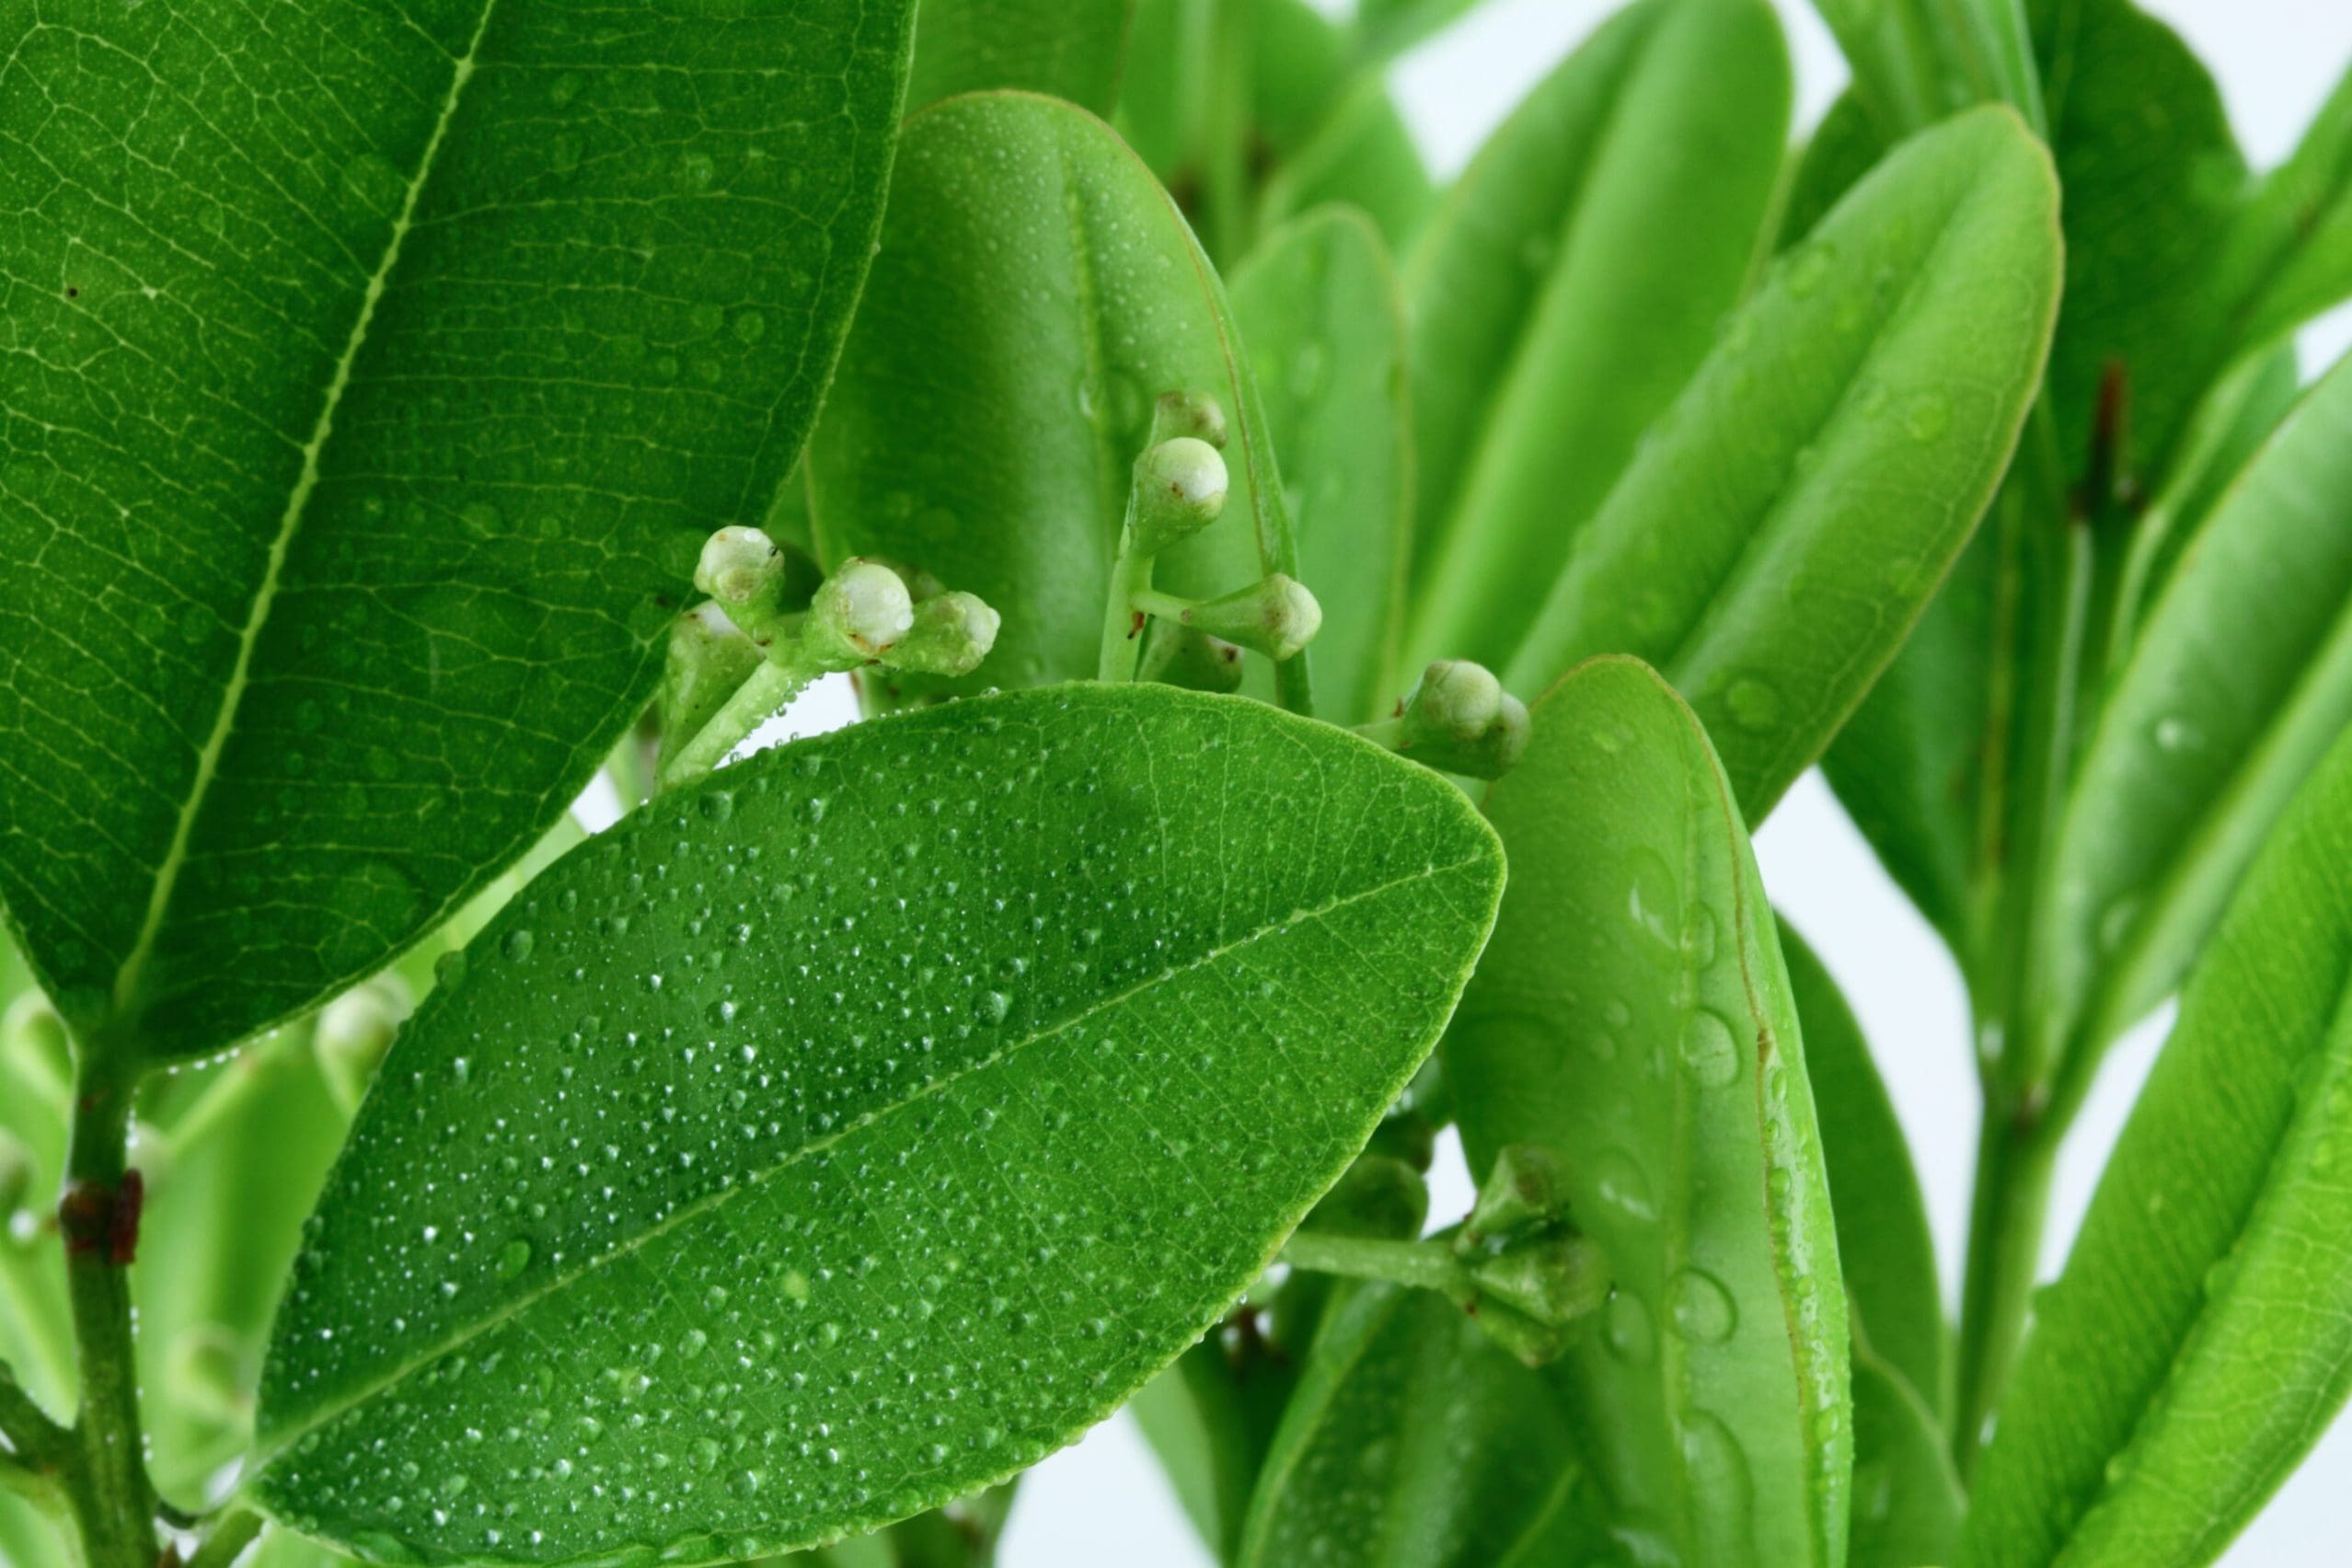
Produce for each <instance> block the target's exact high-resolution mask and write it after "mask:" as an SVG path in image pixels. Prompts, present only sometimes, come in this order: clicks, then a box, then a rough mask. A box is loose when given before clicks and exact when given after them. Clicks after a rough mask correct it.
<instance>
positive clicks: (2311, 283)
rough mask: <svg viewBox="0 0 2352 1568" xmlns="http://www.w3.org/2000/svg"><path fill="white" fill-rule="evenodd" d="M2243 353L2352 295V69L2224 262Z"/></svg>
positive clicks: (2265, 190)
mask: <svg viewBox="0 0 2352 1568" xmlns="http://www.w3.org/2000/svg"><path fill="white" fill-rule="evenodd" d="M2220 267H2221V271H2222V273H2223V279H2224V287H2225V288H2228V289H2230V290H2231V294H2232V297H2233V298H2234V300H2235V301H2236V304H2237V310H2238V319H2237V323H2236V325H2237V329H2238V336H2237V340H2236V343H2235V345H2234V347H2235V348H2236V349H2237V350H2238V351H2239V352H2247V351H2251V350H2254V349H2258V348H2263V347H2266V346H2268V345H2269V344H2270V343H2271V342H2273V341H2275V340H2277V339H2278V338H2279V337H2281V336H2283V335H2285V334H2286V333H2288V332H2289V331H2291V330H2293V329H2295V328H2297V327H2299V326H2300V325H2302V323H2304V322H2306V321H2308V320H2310V319H2311V318H2312V317H2314V316H2317V315H2319V314H2320V313H2321V312H2322V311H2323V310H2326V309H2327V308H2328V307H2329V306H2333V305H2335V304H2336V303H2337V302H2338V301H2340V300H2342V299H2343V298H2344V297H2345V296H2346V294H2352V75H2347V76H2346V77H2345V78H2344V79H2343V80H2342V81H2340V82H2339V83H2337V84H2336V87H2335V91H2334V92H2333V93H2331V94H2329V95H2328V99H2327V101H2326V102H2325V103H2323V104H2322V105H2321V106H2320V110H2319V112H2318V113H2317V114H2316V115H2314V116H2312V123H2311V125H2310V126H2309V127H2308V128H2306V129H2305V131H2304V133H2303V139H2302V140H2301V142H2300V143H2299V144H2297V145H2296V148H2295V151H2294V152H2293V153H2292V154H2290V155H2289V157H2288V159H2287V161H2286V162H2285V163H2283V164H2281V165H2279V166H2278V167H2277V168H2276V169H2273V170H2272V171H2271V172H2270V173H2269V174H2268V175H2267V176H2266V177H2265V178H2264V179H2263V181H2262V183H2261V184H2260V186H2259V187H2258V188H2257V189H2256V190H2255V192H2254V199H2253V201H2252V202H2251V203H2250V205H2249V206H2248V208H2247V210H2246V212H2245V214H2244V216H2243V217H2242V219H2241V220H2240V221H2239V223H2238V225H2237V227H2236V229H2235V231H2234V232H2233V233H2232V234H2231V243H2230V247H2229V248H2228V250H2227V252H2226V253H2225V254H2224V257H2223V259H2222V260H2221V263H2220Z"/></svg>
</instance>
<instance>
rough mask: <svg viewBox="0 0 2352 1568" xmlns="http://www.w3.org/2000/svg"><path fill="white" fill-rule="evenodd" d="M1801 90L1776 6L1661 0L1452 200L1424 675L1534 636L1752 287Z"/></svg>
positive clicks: (1431, 326)
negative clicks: (1569, 567)
mask: <svg viewBox="0 0 2352 1568" xmlns="http://www.w3.org/2000/svg"><path fill="white" fill-rule="evenodd" d="M1790 90H1791V89H1790V80H1789V63H1788V57H1787V51H1786V47H1785V45H1784V44H1783V43H1782V41H1781V33H1780V27H1779V24H1778V23H1777V22H1775V21H1774V20H1773V17H1772V13H1771V10H1770V7H1769V6H1764V5H1762V4H1759V3H1758V0H1648V3H1647V4H1643V5H1639V6H1633V7H1631V9H1629V10H1627V11H1625V12H1623V13H1621V14H1620V16H1618V17H1616V18H1615V19H1613V20H1611V21H1610V22H1608V24H1607V25H1605V26H1604V27H1603V28H1602V29H1600V30H1599V31H1598V32H1597V33H1596V34H1594V35H1593V37H1592V38H1591V39H1590V40H1587V41H1586V42H1585V44H1584V45H1583V47H1581V48H1579V49H1578V50H1577V51H1576V52H1574V54H1572V55H1570V56H1569V57H1568V59H1567V60H1566V61H1564V62H1562V63H1561V65H1560V66H1559V67H1558V68H1557V69H1555V70H1554V71H1553V72H1552V73H1551V75H1549V76H1548V77H1546V78H1545V79H1544V81H1543V82H1542V83H1540V84H1539V86H1537V87H1536V89H1535V90H1534V92H1533V93H1532V94H1531V95H1530V96H1529V97H1528V99H1527V101H1526V102H1524V103H1523V104H1521V105H1520V106H1519V108H1518V109H1517V110H1515V111H1514V112H1513V113H1512V115H1511V118H1510V119H1509V120H1507V121H1505V122H1504V124H1503V126H1502V128H1501V129H1500V130H1498V131H1496V132H1495V133H1494V134H1493V137H1492V138H1491V139H1490V140H1489V141H1488V143H1487V144H1486V145H1485V147H1484V148H1483V149H1482V150H1481V152H1480V153H1479V156H1477V158H1476V159H1475V160H1473V162H1472V163H1471V165H1470V168H1469V170H1468V171H1467V172H1465V173H1464V175H1463V176H1462V179H1461V180H1460V182H1459V183H1458V185H1456V186H1455V188H1454V189H1453V190H1452V191H1450V192H1449V193H1448V194H1447V199H1446V202H1445V205H1444V207H1443V208H1442V209H1441V210H1440V212H1439V213H1438V216H1437V217H1436V218H1435V220H1434V221H1433V223H1432V225H1431V226H1430V228H1429V230H1428V232H1427V234H1426V235H1425V236H1424V237H1423V239H1422V241H1421V242H1420V244H1419V246H1418V247H1417V248H1416V249H1415V251H1414V252H1413V255H1412V259H1411V261H1410V264H1409V266H1408V268H1407V271H1406V297H1407V301H1408V305H1409V307H1410V309H1411V311H1412V333H1413V337H1412V375H1413V408H1414V409H1415V412H1416V415H1417V417H1418V421H1419V428H1420V431H1421V463H1420V469H1421V483H1420V492H1419V499H1418V502H1417V503H1416V506H1415V512H1416V522H1415V525H1414V554H1415V558H1416V560H1417V561H1418V563H1419V564H1418V565H1417V567H1416V577H1417V578H1418V580H1419V581H1418V584H1417V587H1416V594H1415V600H1414V605H1413V610H1412V622H1411V629H1410V631H1409V633H1408V636H1407V638H1406V644H1407V651H1406V658H1405V666H1406V668H1407V669H1409V670H1413V669H1418V668H1420V667H1421V666H1422V665H1423V664H1424V663H1427V662H1428V661H1429V660H1432V659H1436V658H1455V657H1458V658H1466V659H1475V660H1477V661H1479V662H1480V663H1485V664H1489V665H1492V666H1493V667H1494V668H1496V669H1501V668H1502V667H1504V665H1505V664H1506V663H1508V662H1509V661H1510V658H1511V656H1512V654H1513V652H1514V651H1516V649H1517V648H1518V647H1519V645H1520V640H1521V639H1522V637H1523V636H1524V635H1525V634H1526V633H1527V630H1528V627H1529V626H1530V625H1531V624H1532V623H1533V622H1534V620H1535V618H1536V614H1537V612H1538V610H1539V609H1540V608H1541V606H1542V605H1543V603H1544V597H1545V594H1546V593H1547V592H1548V591H1549V590H1550V588H1551V584H1552V582H1553V581H1554V579H1556V578H1557V577H1558V576H1559V574H1560V570H1561V567H1562V563H1563V562H1565V561H1566V560H1567V559H1569V555H1570V551H1571V549H1572V548H1573V547H1574V541H1576V540H1577V539H1578V538H1579V537H1580V536H1581V533H1582V530H1583V529H1584V527H1585V523H1586V520H1587V518H1589V517H1590V516H1591V514H1592V513H1593V511H1594V509H1595V508H1596V507H1597V506H1598V505H1599V504H1600V502H1601V500H1602V498H1603V497H1604V496H1606V495H1607V494H1608V491H1609V488H1610V486H1611V485H1612V484H1613V483H1614V482H1615V481H1616V480H1617V478H1618V477H1619V475H1620V473H1621V472H1622V471H1623V470H1624V468H1625V466H1626V465H1627V463H1628V462H1629V461H1630V460H1631V457H1632V455H1633V452H1634V449H1635V444H1636V443H1637V442H1638V441H1639V440H1640V439H1641V437H1642V435H1643V432H1645V431H1647V430H1648V429H1650V428H1651V426H1652V424H1653V423H1654V421H1656V419H1657V417H1658V416H1659V414H1660V413H1661V412H1662V411H1663V410H1664V409H1666V406H1667V405H1668V403H1670V402H1671V401H1672V400H1673V398H1674V397H1675V395H1676V394H1677V393H1678V392H1679V391H1680V390H1681V389H1682V387H1683V385H1684V383H1685V382H1686V381H1687V380H1688V379H1689V375H1690V373H1691V372H1692V371H1693V370H1694V369H1695V368H1696V367H1697V366H1698V365H1699V363H1700V362H1701V360H1702V359H1703V358H1704V357H1705V356H1706V354H1707V351H1708V350H1709V348H1710V347H1712V344H1713V342H1714V335H1715V331H1716V329H1717V327H1718V326H1719V325H1720V323H1721V321H1722V319H1723V317H1724V314H1725V312H1727V311H1728V310H1730V309H1731V307H1732V306H1734V305H1735V303H1736V302H1737V301H1738V299H1739V296H1740V293H1741V290H1742V287H1743V285H1744V284H1745V283H1746V282H1747V279H1748V277H1749V275H1750V271H1751V265H1752V263H1753V261H1754V259H1755V257H1756V254H1757V250H1758V246H1759V244H1760V243H1761V240H1762V237H1763V236H1761V234H1760V232H1759V231H1760V229H1761V226H1762V225H1763V222H1764V217H1765V213H1766V210H1767V209H1768V207H1769V206H1770V202H1771V200H1772V195H1773V189H1774V186H1775V184H1776V183H1777V180H1778V176H1779V171H1780V162H1781V143H1782V142H1783V140H1784V139H1785V138H1786V136H1787V134H1788V117H1789V97H1790ZM1662 257H1665V258H1671V260H1670V262H1668V263H1666V264H1662V263H1661V258H1662ZM1565 667H1566V666H1565V665H1564V664H1562V665H1560V666H1558V667H1556V668H1553V669H1551V670H1550V671H1548V672H1546V674H1545V675H1544V677H1543V679H1547V680H1548V679H1549V678H1550V677H1551V675H1555V674H1558V673H1559V671H1560V669H1564V668H1565ZM1540 685H1541V681H1539V682H1538V683H1537V687H1538V688H1539V687H1540ZM1523 695H1528V696H1532V695H1533V691H1532V690H1530V691H1528V692H1527V693H1525V694H1523Z"/></svg>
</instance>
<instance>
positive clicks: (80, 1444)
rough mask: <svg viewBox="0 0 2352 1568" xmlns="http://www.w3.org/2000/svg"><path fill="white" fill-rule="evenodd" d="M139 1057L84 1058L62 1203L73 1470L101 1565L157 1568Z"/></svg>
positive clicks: (92, 1566) (68, 1464) (78, 1516)
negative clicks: (135, 1136)
mask: <svg viewBox="0 0 2352 1568" xmlns="http://www.w3.org/2000/svg"><path fill="white" fill-rule="evenodd" d="M100 1044H102V1043H98V1042H94V1043H93V1046H94V1047H96V1046H98V1045H100ZM130 1059H131V1058H130V1057H129V1055H128V1053H124V1052H121V1051H114V1050H106V1049H98V1048H93V1049H92V1050H90V1051H88V1052H86V1054H85V1055H84V1056H83V1057H82V1059H81V1062H80V1072H79V1078H80V1081H79V1082H78V1083H77V1084H76V1086H75V1099H74V1125H73V1138H72V1144H71V1147H70V1148H69V1150H68V1153H67V1157H66V1163H65V1195H64V1197H63V1200H62V1201H61V1202H60V1204H59V1205H58V1216H59V1223H60V1227H61V1228H62V1229H63V1232H64V1236H65V1284H66V1291H67V1295H68V1296H69V1297H70V1298H71V1300H72V1302H73V1309H74V1337H75V1342H76V1343H77V1344H78V1345H79V1347H80V1351H81V1372H82V1409H81V1414H80V1417H79V1419H77V1420H76V1421H75V1425H74V1430H73V1434H72V1444H73V1447H72V1448H71V1449H70V1450H69V1452H68V1453H67V1455H66V1456H65V1463H64V1465H63V1478H64V1481H65V1483H66V1492H67V1498H68V1502H69V1503H70V1505H72V1508H73V1512H74V1516H75V1521H76V1523H77V1524H78V1525H79V1526H80V1528H81V1533H82V1548H83V1556H84V1559H85V1561H86V1562H87V1563H88V1564H89V1568H152V1564H153V1563H154V1562H155V1561H156V1492H155V1485H154V1483H153V1482H151V1481H149V1480H148V1478H147V1467H146V1460H145V1456H144V1451H143V1450H144V1429H143V1428H142V1427H141V1425H140V1424H139V1384H138V1375H137V1368H136V1366H135V1364H134V1362H133V1355H132V1343H131V1270H130V1261H131V1253H132V1251H133V1249H134V1248H135V1246H136V1243H137V1238H138V1211H137V1207H136V1204H137V1199H136V1196H135V1195H134V1194H135V1191H136V1188H135V1186H134V1184H133V1182H134V1180H135V1176H136V1173H135V1172H133V1171H130V1170H128V1169H127V1159H126V1155H127V1151H128V1147H129V1139H130V1132H131V1094H132V1088H133V1083H134V1082H135V1080H136V1078H137V1074H136V1072H135V1070H133V1069H131V1068H129V1067H128V1066H127V1065H126V1064H127V1062H128V1061H129V1060H130Z"/></svg>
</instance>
